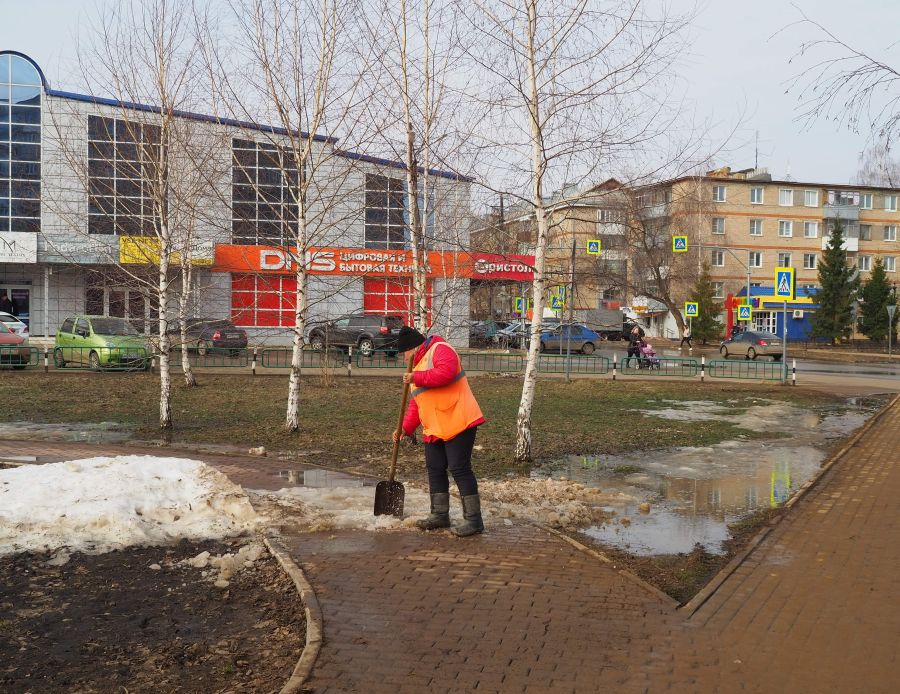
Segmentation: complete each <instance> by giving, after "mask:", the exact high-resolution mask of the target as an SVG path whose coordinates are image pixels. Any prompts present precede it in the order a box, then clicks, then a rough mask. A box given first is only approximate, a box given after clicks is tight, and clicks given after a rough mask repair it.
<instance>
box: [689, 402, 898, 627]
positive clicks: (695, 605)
mask: <svg viewBox="0 0 900 694" xmlns="http://www.w3.org/2000/svg"><path fill="white" fill-rule="evenodd" d="M898 401H900V395H895V396H894V398H893V399H892V400H891V401H890V402H889V403H888V404H886V405H885V406H884V407H882V408H881V409H880V410H879V411H878V412H876V413H875V414H874V415H873V416H872V417H871V419H869V421H868V422H866V423H865V424H863V426H861V427H860V428H859V429H858V430H857V431H856V433H854V434H853V436H851V437H850V438H849V439H848V440H847V441H846V442H844V445H843V446H841V447H840V448H839V449H838V450H837V451H836V452H835V453H833V454H832V455H831V456H830V457H829V458H828V460H827V461H825V463H824V464H823V465H822V467H820V468H819V470H818V471H817V472H816V474H815V475H813V477H811V478H810V479H808V480H807V481H806V483H805V484H804V485H803V486H802V487H800V489H798V490H797V493H796V494H794V496H792V497H791V498H790V499H788V501H787V502H786V503H785V505H784V506H783V507H782V513H780V514H779V515H778V517H777V518H775V519H774V520H772V521H770V522H769V523H768V524H767V525H766V526H765V527H764V528H763V529H762V530H760V531H759V532H758V533H757V534H756V535H755V536H754V537H753V539H752V540H750V542H748V543H747V546H746V547H744V549H743V550H742V551H741V552H740V553H739V554H737V555H735V556H734V557H732V559H731V561H730V562H728V563H727V564H726V565H725V566H724V567H722V569H720V570H719V572H718V573H717V574H716V575H715V576H713V577H712V579H710V581H709V583H707V584H706V585H705V586H704V587H703V588H702V589H701V590H700V592H699V593H697V594H696V595H695V596H694V597H692V598H691V599H690V600H688V601H687V602H686V603H684V604H683V605H681V606H680V607H678V611H679V612H683V613H685V618H686V619H690V618H691V617H693V616H694V615H695V614H696V613H697V611H698V610H699V609H700V608H701V607H702V606H703V605H704V604H705V603H706V601H707V600H709V599H710V598H711V597H712V596H713V595H714V594H715V593H716V591H717V590H718V589H719V588H720V587H721V586H722V584H723V583H725V581H726V580H727V579H728V577H729V576H731V574H733V573H734V572H735V571H736V570H737V569H738V567H739V566H740V565H741V564H743V563H744V561H746V559H747V557H749V556H750V554H751V553H752V552H753V551H754V550H755V549H756V548H757V547H758V546H759V545H760V544H762V541H763V540H765V539H766V537H767V536H768V535H769V533H770V532H772V530H774V529H775V528H776V527H778V525H780V524H781V522H782V521H783V520H784V519H785V518H787V516H788V514H789V512H790V510H791V509H792V508H793V507H794V505H795V504H796V503H797V502H798V501H800V499H801V498H804V497H805V496H806V494H807V493H808V492H809V491H811V490H812V489H813V487H815V486H816V485H817V484H818V483H819V482H820V481H821V480H822V478H824V477H825V475H826V474H827V473H828V472H829V471H830V470H831V468H833V467H834V466H835V465H836V464H837V462H838V461H839V460H840V459H841V458H843V457H844V456H845V455H846V454H847V453H848V452H849V451H850V449H851V448H853V447H854V446H855V445H856V444H857V443H858V442H859V440H860V439H861V438H862V437H863V436H864V435H865V434H866V433H868V431H869V429H871V428H872V427H873V426H875V424H876V423H877V422H878V421H879V420H880V419H881V418H882V417H883V416H884V414H885V413H886V412H887V411H888V410H890V409H891V408H892V407H893V406H894V405H896V404H897V402H898Z"/></svg>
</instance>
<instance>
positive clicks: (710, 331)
mask: <svg viewBox="0 0 900 694" xmlns="http://www.w3.org/2000/svg"><path fill="white" fill-rule="evenodd" d="M714 296H715V290H714V289H713V284H712V280H711V279H710V276H709V265H708V264H706V263H704V264H703V269H702V270H701V272H700V276H699V277H698V278H697V283H696V284H695V285H694V288H693V290H692V293H691V298H690V300H691V301H696V302H697V308H698V310H699V312H700V315H699V316H697V317H696V318H694V319H693V320H692V322H691V337H693V338H694V339H695V340H700V342H701V343H703V344H704V345H705V344H706V341H707V340H714V339H716V338H718V337H719V336H720V335H721V334H722V331H723V330H724V328H723V326H722V323H721V322H720V321H719V319H718V317H717V316H718V315H719V314H720V313H722V304H720V303H716V300H715V298H714Z"/></svg>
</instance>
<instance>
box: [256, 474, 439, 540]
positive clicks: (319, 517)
mask: <svg viewBox="0 0 900 694" xmlns="http://www.w3.org/2000/svg"><path fill="white" fill-rule="evenodd" d="M404 489H405V490H406V495H405V497H404V502H403V512H404V517H403V518H402V519H401V518H397V517H395V516H376V515H374V507H375V488H374V487H371V486H369V487H326V488H320V487H287V488H285V489H282V490H280V491H278V492H274V493H273V492H262V491H256V492H253V495H254V496H253V503H254V506H256V507H257V508H259V509H261V511H262V512H263V513H265V515H266V516H268V517H269V518H270V520H272V521H274V522H277V523H280V524H282V525H287V526H291V527H292V528H294V529H297V530H303V531H310V532H314V531H317V530H336V529H341V528H355V529H357V530H391V529H394V530H396V529H400V528H412V527H414V526H415V522H416V520H417V519H419V518H422V517H423V516H426V515H428V512H429V509H430V502H429V497H428V494H427V492H424V491H422V490H420V489H417V488H416V487H415V486H413V485H411V484H409V483H405V484H404Z"/></svg>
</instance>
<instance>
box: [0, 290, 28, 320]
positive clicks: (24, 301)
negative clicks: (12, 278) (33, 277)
mask: <svg viewBox="0 0 900 694" xmlns="http://www.w3.org/2000/svg"><path fill="white" fill-rule="evenodd" d="M0 311H3V312H4V313H11V314H12V315H14V316H15V317H16V318H18V319H19V320H20V321H22V322H23V323H25V325H27V326H28V331H29V332H31V287H26V286H22V285H15V284H0Z"/></svg>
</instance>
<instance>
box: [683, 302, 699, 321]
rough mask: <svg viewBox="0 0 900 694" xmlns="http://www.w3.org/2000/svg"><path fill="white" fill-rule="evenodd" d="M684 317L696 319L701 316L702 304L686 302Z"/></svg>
mask: <svg viewBox="0 0 900 694" xmlns="http://www.w3.org/2000/svg"><path fill="white" fill-rule="evenodd" d="M684 315H686V316H687V317H688V318H696V317H697V316H699V315H700V304H698V303H697V302H696V301H685V302H684Z"/></svg>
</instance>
